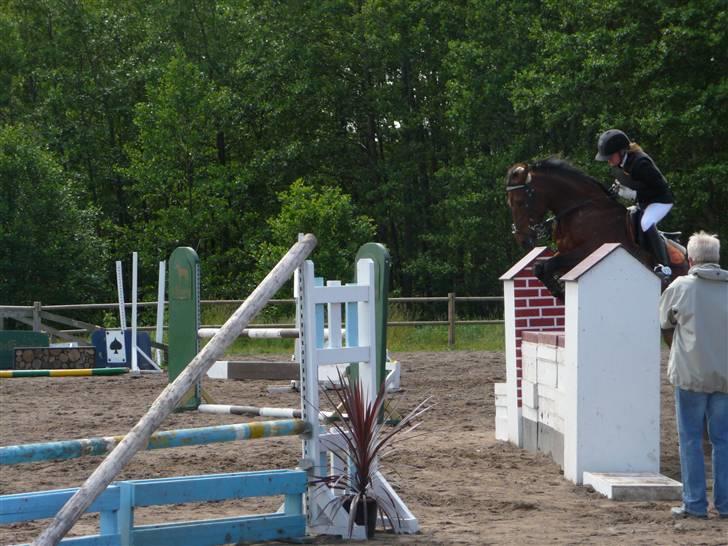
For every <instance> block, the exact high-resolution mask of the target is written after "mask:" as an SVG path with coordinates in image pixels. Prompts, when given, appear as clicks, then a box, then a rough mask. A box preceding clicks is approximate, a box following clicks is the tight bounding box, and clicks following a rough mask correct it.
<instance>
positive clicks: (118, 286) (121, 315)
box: [116, 260, 126, 333]
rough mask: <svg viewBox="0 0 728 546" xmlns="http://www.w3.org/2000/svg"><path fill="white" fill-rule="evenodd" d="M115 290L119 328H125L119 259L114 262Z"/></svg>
mask: <svg viewBox="0 0 728 546" xmlns="http://www.w3.org/2000/svg"><path fill="white" fill-rule="evenodd" d="M116 291H117V293H118V294H119V328H121V331H122V333H123V332H124V330H126V307H125V304H124V277H123V275H122V273H121V261H119V260H117V262H116Z"/></svg>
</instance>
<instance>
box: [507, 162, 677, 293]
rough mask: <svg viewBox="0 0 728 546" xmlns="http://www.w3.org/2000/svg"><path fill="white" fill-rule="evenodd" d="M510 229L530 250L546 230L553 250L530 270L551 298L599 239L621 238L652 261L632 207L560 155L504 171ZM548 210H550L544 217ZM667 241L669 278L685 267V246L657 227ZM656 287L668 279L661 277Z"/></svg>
mask: <svg viewBox="0 0 728 546" xmlns="http://www.w3.org/2000/svg"><path fill="white" fill-rule="evenodd" d="M506 192H507V198H508V205H509V206H510V209H511V214H512V217H513V235H514V236H515V238H516V241H517V242H518V243H519V244H520V245H521V246H522V247H523V248H524V249H525V250H531V249H532V248H533V247H534V246H535V245H536V241H537V239H539V238H542V237H545V236H547V235H551V238H552V240H553V241H554V242H555V243H556V247H557V249H558V252H556V253H555V254H554V255H553V256H552V257H551V258H549V259H548V260H546V261H544V262H540V263H537V264H536V265H535V266H534V274H535V275H536V276H537V277H538V278H539V279H540V280H541V282H543V283H544V285H545V286H546V287H547V288H548V289H549V291H550V292H551V293H552V294H553V295H554V296H555V297H557V298H559V299H563V297H564V287H563V282H561V281H560V277H561V275H563V274H564V273H566V272H567V271H568V270H570V269H571V268H572V267H574V266H575V265H576V264H578V263H579V262H580V261H582V260H583V259H584V258H586V257H587V256H588V255H589V254H591V253H592V252H593V251H594V250H596V249H597V248H599V247H600V246H601V245H602V244H604V243H621V244H622V245H623V246H624V247H625V248H626V249H627V250H628V251H629V252H631V253H632V254H633V255H634V256H635V257H637V258H638V259H639V260H640V261H641V262H642V263H644V264H645V265H646V266H648V267H649V268H650V269H653V267H654V266H655V265H656V263H655V259H654V256H653V255H652V253H651V252H649V251H648V250H646V248H643V246H642V245H641V241H640V239H641V237H640V236H641V234H642V231H641V230H640V228H639V213H640V211H639V210H638V208H637V207H630V208H627V207H625V206H624V205H622V204H621V203H620V202H619V201H618V200H617V199H616V197H614V196H612V195H611V194H610V193H609V192H608V191H607V189H606V188H605V187H604V186H603V185H602V184H601V183H600V182H599V181H598V180H596V179H595V178H592V177H591V176H589V175H587V174H586V173H584V172H582V171H580V170H579V169H577V168H576V167H574V166H572V165H571V164H569V163H567V162H566V161H563V160H561V159H554V158H551V159H546V160H543V161H539V162H537V163H533V164H528V163H516V164H515V165H512V166H511V167H510V168H509V169H508V174H507V175H506ZM548 211H551V212H552V213H553V216H552V217H551V218H547V219H545V216H546V213H547V212H548ZM661 235H662V239H663V241H664V242H665V244H666V245H667V254H668V256H669V258H670V264H669V265H670V267H671V268H672V271H673V278H674V277H678V276H681V275H685V274H686V273H687V271H688V268H689V267H688V263H687V253H686V251H685V248H684V247H683V246H682V245H680V244H679V243H677V242H676V241H673V240H671V239H670V238H667V237H666V236H669V237H673V238H674V237H676V236H678V235H679V233H661ZM662 284H663V286H662V289H663V290H664V288H665V287H666V286H667V284H668V282H667V281H666V280H665V279H663V283H662Z"/></svg>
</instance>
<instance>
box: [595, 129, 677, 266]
mask: <svg viewBox="0 0 728 546" xmlns="http://www.w3.org/2000/svg"><path fill="white" fill-rule="evenodd" d="M594 159H596V160H597V161H606V162H607V163H609V166H610V167H612V171H613V173H614V176H615V181H614V185H613V186H612V188H611V191H612V192H615V193H618V194H619V195H620V197H624V198H627V199H632V200H634V199H635V197H636V199H637V204H638V205H639V207H640V209H642V219H641V220H640V227H641V228H642V232H643V233H644V235H645V239H646V240H647V243H648V244H649V247H650V249H651V250H652V254H653V255H654V256H655V259H656V260H657V266H656V267H655V272H656V273H658V274H659V275H661V276H663V277H664V278H665V279H667V278H669V277H670V275H672V270H671V269H670V267H669V264H670V262H669V261H668V258H667V250H666V249H665V245H664V243H663V241H662V238H661V237H660V234H659V232H658V231H657V222H659V221H660V220H662V219H663V218H664V217H665V215H666V214H667V213H668V212H670V209H671V208H672V204H673V196H672V191H670V187H669V186H668V185H667V180H665V177H664V176H663V174H662V173H661V172H660V170H659V169H658V168H657V165H655V162H654V161H653V160H652V158H651V157H650V156H649V155H647V154H646V153H645V152H644V151H642V148H640V146H639V145H638V144H637V143H635V142H631V141H630V140H629V137H628V136H627V135H626V134H624V132H622V131H620V130H619V129H609V130H608V131H605V132H603V133H602V134H601V135H600V136H599V142H598V143H597V155H596V157H595V158H594Z"/></svg>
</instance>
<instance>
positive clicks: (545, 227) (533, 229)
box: [506, 173, 554, 239]
mask: <svg viewBox="0 0 728 546" xmlns="http://www.w3.org/2000/svg"><path fill="white" fill-rule="evenodd" d="M531 182H532V178H531V173H528V176H526V180H525V182H524V183H523V184H518V185H516V186H506V192H512V191H516V190H525V191H526V215H527V218H528V233H522V232H519V231H518V228H516V224H515V223H513V224H511V233H513V235H516V234H519V235H528V236H530V235H531V234H532V233H535V234H536V238H537V239H542V238H545V237H548V236H549V234H550V230H551V224H552V223H553V221H554V219H553V218H547V219H546V220H544V221H542V222H539V223H535V222H534V219H533V218H532V217H531V206H532V204H533V196H534V194H535V193H536V192H535V190H534V189H533V186H532V185H531Z"/></svg>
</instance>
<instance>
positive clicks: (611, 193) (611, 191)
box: [607, 180, 622, 197]
mask: <svg viewBox="0 0 728 546" xmlns="http://www.w3.org/2000/svg"><path fill="white" fill-rule="evenodd" d="M621 187H622V184H620V183H619V182H618V181H617V180H615V181H614V184H612V186H611V187H610V188H609V190H607V193H609V196H610V197H617V195H619V188H621Z"/></svg>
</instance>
